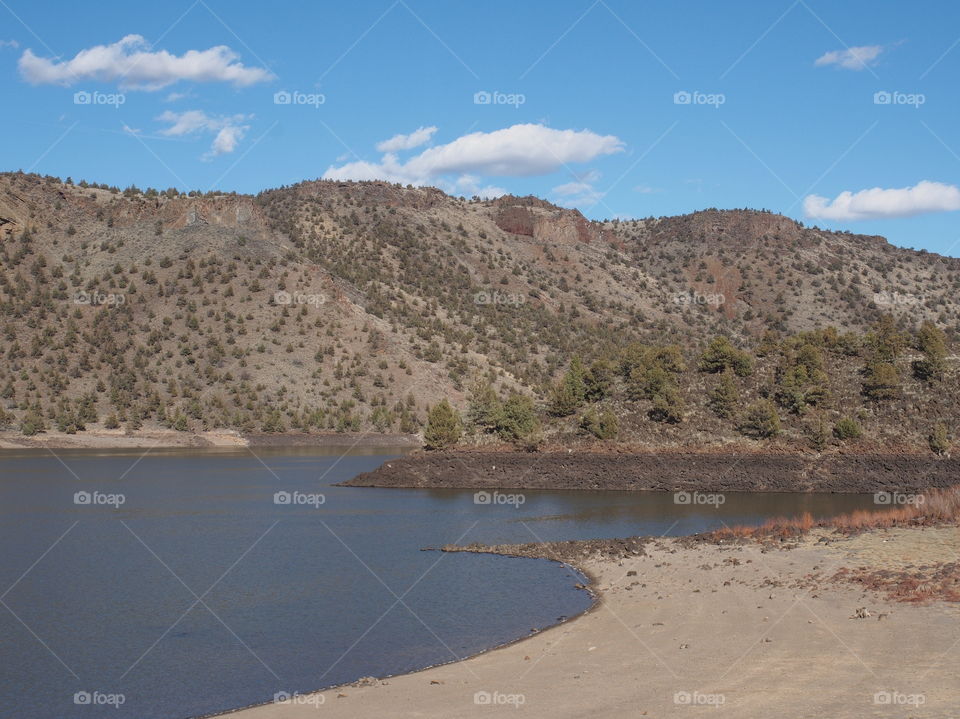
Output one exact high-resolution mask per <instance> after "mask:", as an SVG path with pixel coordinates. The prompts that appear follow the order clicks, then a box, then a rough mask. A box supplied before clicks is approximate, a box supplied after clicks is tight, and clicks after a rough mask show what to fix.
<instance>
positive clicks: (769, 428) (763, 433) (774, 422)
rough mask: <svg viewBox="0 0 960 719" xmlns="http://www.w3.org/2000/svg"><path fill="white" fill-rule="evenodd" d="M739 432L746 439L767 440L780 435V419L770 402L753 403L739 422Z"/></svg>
mask: <svg viewBox="0 0 960 719" xmlns="http://www.w3.org/2000/svg"><path fill="white" fill-rule="evenodd" d="M739 430H740V432H741V433H743V434H745V435H747V436H748V437H754V438H757V439H768V438H770V437H776V436H777V435H778V434H780V417H779V416H778V415H777V408H776V407H774V406H773V402H771V401H770V400H766V399H764V400H760V401H759V402H754V403H753V404H752V405H750V406H749V407H748V408H747V411H746V412H745V413H744V415H743V418H742V419H741V421H740V426H739Z"/></svg>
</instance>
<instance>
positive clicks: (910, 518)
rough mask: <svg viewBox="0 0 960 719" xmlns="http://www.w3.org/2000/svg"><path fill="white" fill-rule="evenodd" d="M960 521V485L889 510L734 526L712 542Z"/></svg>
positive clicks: (714, 535) (717, 532)
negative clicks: (817, 528) (820, 531)
mask: <svg viewBox="0 0 960 719" xmlns="http://www.w3.org/2000/svg"><path fill="white" fill-rule="evenodd" d="M958 521H960V485H956V486H953V487H949V488H947V489H932V490H929V491H927V492H925V493H924V494H922V495H919V496H918V498H917V499H916V501H913V502H911V503H909V504H904V505H902V506H898V507H891V508H889V509H877V510H867V509H858V510H856V511H854V512H850V513H849V514H841V515H838V516H836V517H828V518H825V519H820V520H816V519H814V518H813V515H811V514H810V513H809V512H805V513H804V514H802V515H800V516H799V517H792V518H788V517H778V518H775V519H768V520H767V521H766V522H764V523H763V524H761V525H759V526H752V527H751V526H744V525H739V524H738V525H735V526H733V527H724V528H723V529H718V530H715V531H714V532H711V533H710V534H709V535H708V537H709V538H710V539H712V540H716V541H720V540H728V539H787V538H791V537H800V536H803V535H804V534H805V533H806V532H808V531H810V530H811V529H813V528H814V527H820V528H824V529H835V530H837V531H838V532H843V533H845V534H850V533H854V532H862V531H865V530H868V529H889V528H890V527H909V526H932V525H936V524H954V523H957V522H958Z"/></svg>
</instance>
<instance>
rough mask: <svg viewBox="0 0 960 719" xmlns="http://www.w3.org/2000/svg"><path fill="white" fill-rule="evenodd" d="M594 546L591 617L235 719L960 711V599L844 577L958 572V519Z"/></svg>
mask: <svg viewBox="0 0 960 719" xmlns="http://www.w3.org/2000/svg"><path fill="white" fill-rule="evenodd" d="M566 544H567V546H570V547H573V546H575V545H576V544H577V543H566ZM581 546H582V547H584V549H583V550H582V553H583V554H585V555H587V556H581V557H579V558H578V559H576V560H575V561H576V564H577V565H578V566H579V567H581V568H582V569H583V570H585V571H586V572H588V573H589V575H590V576H592V577H593V579H594V586H593V589H594V590H595V591H596V593H597V595H598V601H597V603H596V605H595V606H594V607H593V609H592V610H591V611H589V612H588V613H586V614H584V615H582V616H580V617H577V618H575V619H573V620H571V621H568V622H566V623H564V624H561V625H558V626H556V627H553V628H550V629H548V630H545V631H542V632H539V633H536V634H534V635H533V636H531V637H530V638H528V639H525V640H523V641H519V642H516V643H514V644H511V645H508V646H505V647H502V648H499V649H495V650H493V651H490V652H487V653H485V654H481V655H479V656H476V657H473V658H471V659H468V660H466V661H463V662H457V663H453V664H447V665H444V666H440V667H434V668H431V669H428V670H425V671H422V672H417V673H414V674H409V675H405V676H398V677H393V678H389V679H386V680H384V681H375V680H365V681H362V682H358V683H357V685H354V686H345V687H340V688H336V689H331V690H328V691H325V692H322V693H318V694H313V695H304V696H299V697H295V698H294V699H293V700H292V701H291V702H290V703H286V704H269V705H264V706H259V707H253V708H250V709H245V710H242V711H238V712H234V713H232V714H231V716H237V717H239V718H240V719H301V718H303V719H305V718H307V717H316V716H319V715H320V714H318V711H322V713H323V716H329V717H351V718H356V717H418V718H428V717H436V718H437V719H440V718H443V719H447V718H449V717H484V716H489V715H491V714H492V713H504V714H505V715H506V716H515V715H516V716H519V715H526V716H531V717H549V718H550V719H560V718H566V717H570V718H573V717H639V716H648V717H688V716H710V717H737V719H749V718H751V717H757V718H760V717H763V718H764V719H766V718H768V717H791V718H793V717H810V718H814V717H815V718H817V719H824V718H827V717H829V718H830V719H842V718H845V717H849V718H851V719H853V718H857V719H862V718H864V717H912V718H914V719H921V718H925V717H931V718H933V717H936V718H938V719H942V718H943V717H952V716H957V712H958V708H960V681H958V679H957V671H956V665H957V664H956V662H957V658H958V655H960V605H958V604H956V603H950V602H942V601H931V602H927V603H919V604H918V603H903V602H894V601H891V599H889V598H888V593H887V592H884V591H874V590H873V589H864V588H863V585H861V584H856V583H854V582H850V581H847V580H844V579H834V577H835V575H836V574H837V572H838V571H840V570H841V569H844V568H845V569H849V570H853V569H858V568H859V569H862V570H864V571H867V572H869V571H872V570H875V569H876V570H886V569H889V568H892V567H894V568H900V569H907V570H910V571H919V572H920V573H921V574H923V573H925V572H926V573H930V572H933V571H934V570H935V569H937V568H941V569H942V568H943V567H944V566H946V567H948V568H949V567H950V565H951V564H952V563H956V562H958V561H960V529H958V528H957V527H942V528H926V529H890V530H876V531H871V532H868V533H865V534H861V535H858V536H855V537H852V538H845V537H840V536H839V535H836V534H834V533H833V532H832V531H827V530H814V531H812V532H811V533H809V534H808V535H806V537H805V538H803V539H802V540H799V542H795V543H790V544H786V545H781V544H779V543H777V545H776V546H771V545H769V544H768V545H767V546H764V545H762V544H759V543H753V542H751V543H747V544H737V545H717V544H711V543H704V542H695V541H691V540H690V539H683V538H681V539H657V540H650V541H649V542H646V543H640V544H636V545H626V546H625V547H624V548H623V550H622V551H620V552H618V553H617V554H618V555H620V556H613V557H611V556H609V554H608V553H604V552H596V551H594V549H593V548H591V547H590V545H581ZM784 546H787V547H791V548H782V547H784ZM546 551H547V552H548V553H550V552H552V551H554V550H553V549H551V547H549V546H548V547H547V548H546ZM558 551H559V550H558ZM564 553H565V554H569V553H568V552H564ZM574 553H575V552H574ZM565 558H569V557H565ZM443 561H470V558H469V557H464V556H460V555H457V554H451V555H445V556H444V560H443ZM504 561H512V560H510V559H505V560H504Z"/></svg>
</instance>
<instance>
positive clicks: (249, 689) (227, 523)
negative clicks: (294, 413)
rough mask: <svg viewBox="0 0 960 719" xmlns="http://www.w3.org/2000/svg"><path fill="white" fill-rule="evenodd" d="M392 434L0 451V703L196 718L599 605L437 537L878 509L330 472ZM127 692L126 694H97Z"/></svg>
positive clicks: (616, 529)
mask: <svg viewBox="0 0 960 719" xmlns="http://www.w3.org/2000/svg"><path fill="white" fill-rule="evenodd" d="M387 451H388V450H383V449H378V450H375V452H376V453H371V452H370V451H369V450H367V451H365V452H364V451H360V452H352V453H351V454H350V455H349V456H346V457H343V458H340V457H341V452H342V450H334V449H330V450H314V449H283V450H263V449H258V450H257V456H254V455H253V454H252V453H251V452H250V451H248V450H229V451H228V450H176V451H171V450H154V451H152V452H150V453H149V454H148V455H147V456H145V457H141V455H140V453H139V452H124V451H111V452H101V451H71V452H67V451H58V452H57V454H56V456H54V455H53V454H52V453H50V452H48V451H30V452H6V453H0V546H2V547H3V552H2V555H0V592H2V594H0V599H2V604H0V667H2V669H0V716H4V717H8V716H9V717H25V718H26V717H29V718H30V719H44V718H47V717H49V718H51V719H53V718H56V719H61V718H63V717H97V716H109V717H115V718H116V719H122V718H125V717H135V718H137V719H151V718H153V717H163V718H164V719H177V718H180V717H195V716H199V715H203V714H207V713H213V712H218V711H223V710H226V709H229V708H234V707H240V706H245V705H249V704H253V703H259V702H266V701H271V700H272V699H273V697H274V694H275V693H277V692H279V691H288V692H293V691H308V690H314V689H318V688H321V687H326V686H331V685H334V684H339V683H343V682H347V681H352V680H354V679H356V678H358V677H361V676H367V675H374V676H384V675H388V674H396V673H400V672H406V671H410V670H413V669H417V668H421V667H424V666H428V665H431V664H436V663H440V662H447V661H451V660H453V659H456V658H461V657H464V656H467V655H470V654H474V653H476V652H478V651H481V650H483V649H486V648H489V647H491V646H495V645H497V644H502V643H504V642H507V641H510V640H512V639H515V638H517V637H521V636H524V635H526V634H528V633H529V632H530V629H531V628H532V627H544V626H546V625H548V624H551V623H554V622H556V621H557V619H558V618H559V617H561V616H570V615H573V614H576V613H577V612H580V611H582V610H584V609H586V608H587V607H588V606H589V603H590V602H589V597H588V596H587V594H586V593H585V592H583V591H579V590H576V589H575V588H574V586H573V585H574V583H576V582H578V581H582V578H581V577H579V576H578V575H576V574H575V573H574V572H573V571H572V570H570V569H569V568H566V567H563V566H562V565H559V564H556V563H551V562H545V561H538V560H527V559H508V558H504V557H493V556H486V555H468V554H447V555H445V554H441V553H439V552H424V551H420V550H421V548H423V547H429V546H440V545H442V544H444V543H455V542H459V543H467V542H487V543H495V542H527V541H536V540H555V539H580V538H591V537H615V536H627V535H633V534H654V535H661V534H666V535H678V534H688V533H692V532H697V531H702V530H705V529H709V528H714V527H719V526H722V523H727V524H733V523H746V522H754V521H758V520H761V519H763V518H765V517H768V516H773V515H782V514H795V513H798V512H802V511H807V510H809V511H811V512H813V513H814V514H815V515H824V514H832V513H836V512H840V511H848V510H850V509H853V508H857V507H866V506H870V497H868V496H859V495H810V494H805V495H786V494H766V495H748V494H727V495H726V502H725V503H724V504H723V505H722V506H720V507H714V506H710V505H698V506H697V505H677V504H674V502H673V497H672V495H668V494H640V493H626V492H615V493H614V492H606V493H601V492H529V493H526V494H525V500H526V501H525V502H524V503H523V504H522V505H521V506H519V508H516V507H513V506H509V505H478V504H475V503H474V501H473V493H472V492H467V491H459V490H443V491H430V490H389V489H363V488H355V489H354V488H341V487H332V486H331V485H332V484H333V483H336V482H341V481H343V480H345V479H348V478H350V477H351V476H353V475H355V474H357V473H359V472H364V471H368V470H371V469H373V468H375V467H376V466H378V465H379V464H381V463H382V462H383V461H385V460H386V459H388V458H389V457H391V456H396V454H386V452H387ZM78 492H81V493H83V492H85V493H87V495H83V494H80V495H77V494H76V493H78ZM277 492H282V493H286V494H281V495H280V497H279V499H280V500H281V501H282V500H283V499H286V498H287V497H289V498H290V502H289V503H280V504H278V503H276V502H275V494H276V493H277ZM318 493H322V495H323V502H322V503H320V501H321V500H320V498H319V497H317V496H316V495H317V494H318ZM87 496H89V497H90V502H89V503H77V502H83V501H84V499H85V498H86V497H87ZM121 500H122V503H121ZM77 692H87V693H88V694H89V695H90V696H91V697H92V700H91V702H92V703H91V704H90V705H78V704H76V703H75V694H76V693H77ZM110 695H122V699H123V704H122V705H121V706H120V707H119V708H115V707H113V706H111V705H110V704H109V703H107V704H100V705H97V704H96V702H98V701H99V702H104V701H106V702H111V701H119V699H120V697H119V696H115V697H111V696H110ZM84 696H85V695H82V694H81V695H80V697H81V700H82V698H83V697H84Z"/></svg>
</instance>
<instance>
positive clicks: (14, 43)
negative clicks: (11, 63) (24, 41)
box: [0, 40, 20, 49]
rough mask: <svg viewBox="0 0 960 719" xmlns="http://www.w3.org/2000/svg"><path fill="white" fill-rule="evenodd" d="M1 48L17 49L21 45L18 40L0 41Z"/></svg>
mask: <svg viewBox="0 0 960 719" xmlns="http://www.w3.org/2000/svg"><path fill="white" fill-rule="evenodd" d="M0 47H12V48H14V49H16V48H18V47H20V43H18V42H17V41H16V40H0Z"/></svg>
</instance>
